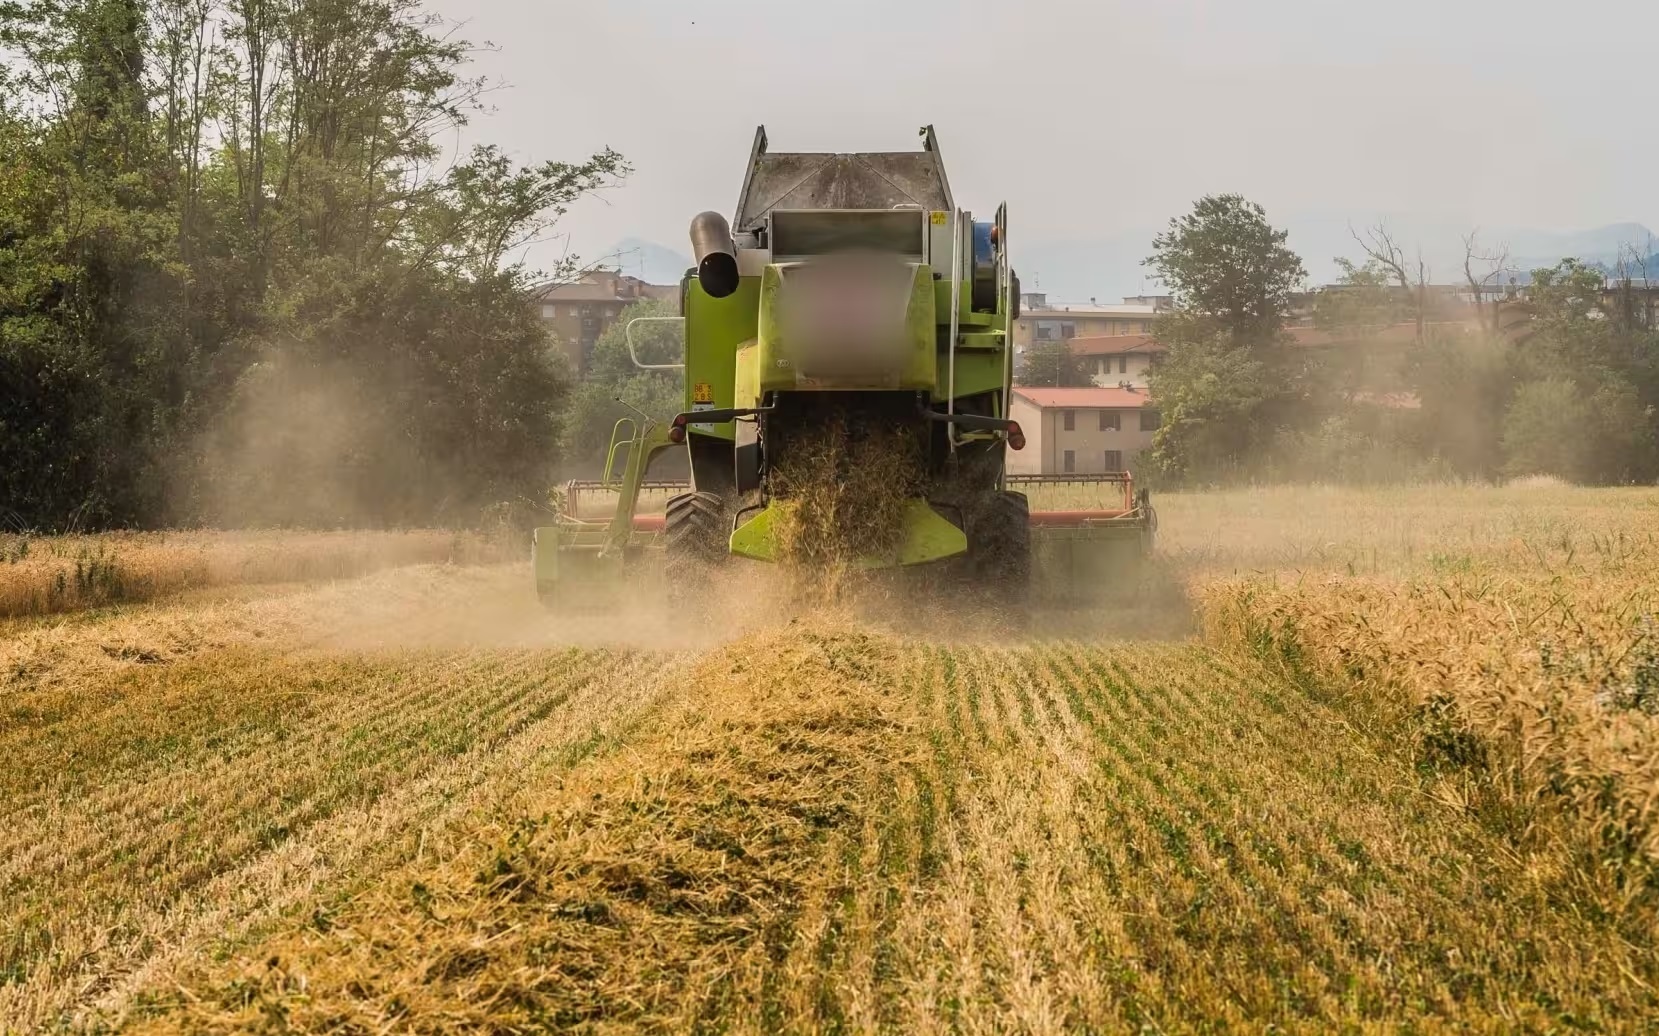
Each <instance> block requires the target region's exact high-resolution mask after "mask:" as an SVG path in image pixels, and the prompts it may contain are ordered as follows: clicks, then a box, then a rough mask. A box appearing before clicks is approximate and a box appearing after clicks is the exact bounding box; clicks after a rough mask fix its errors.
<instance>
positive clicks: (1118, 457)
mask: <svg viewBox="0 0 1659 1036" xmlns="http://www.w3.org/2000/svg"><path fill="white" fill-rule="evenodd" d="M1106 470H1107V471H1122V470H1123V451H1122V450H1107V451H1106Z"/></svg>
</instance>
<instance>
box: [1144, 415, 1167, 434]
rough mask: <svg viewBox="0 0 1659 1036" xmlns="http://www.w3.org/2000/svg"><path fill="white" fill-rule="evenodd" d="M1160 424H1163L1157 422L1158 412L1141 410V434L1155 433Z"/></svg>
mask: <svg viewBox="0 0 1659 1036" xmlns="http://www.w3.org/2000/svg"><path fill="white" fill-rule="evenodd" d="M1161 424H1163V422H1162V421H1160V420H1158V411H1156V410H1142V411H1141V431H1143V432H1155V431H1157V430H1158V426H1159V425H1161Z"/></svg>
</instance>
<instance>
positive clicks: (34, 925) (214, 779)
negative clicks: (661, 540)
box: [0, 568, 679, 1032]
mask: <svg viewBox="0 0 1659 1036" xmlns="http://www.w3.org/2000/svg"><path fill="white" fill-rule="evenodd" d="M518 575H521V573H518V572H517V571H499V570H498V571H494V572H491V571H488V570H477V569H449V568H444V569H438V568H428V569H414V570H405V571H402V572H398V573H395V574H384V575H379V576H374V577H370V578H369V579H368V580H366V581H364V582H361V583H358V584H355V585H349V586H348V585H337V586H332V587H329V588H327V589H321V590H315V591H309V592H301V593H292V594H284V595H282V596H279V597H273V598H266V599H258V600H241V601H232V602H227V603H220V604H217V605H214V606H213V607H211V608H204V607H203V606H201V605H200V604H199V603H192V604H190V605H184V604H180V605H176V606H169V607H165V608H153V607H152V608H146V609H133V610H130V611H126V612H122V613H115V614H106V615H104V616H101V617H99V618H97V619H95V620H92V619H89V620H87V621H79V622H65V621H63V620H50V621H47V620H41V621H40V628H39V629H38V630H36V631H34V632H36V633H38V634H40V635H42V636H43V637H46V639H45V640H44V641H43V642H42V643H41V644H40V645H37V649H36V650H33V651H31V652H28V653H27V654H26V655H22V656H19V657H20V658H25V657H26V658H27V661H28V664H27V665H24V666H22V667H21V675H19V673H18V671H17V670H16V669H11V668H8V669H6V670H4V671H0V717H3V720H0V759H3V760H4V762H3V763H0V976H3V981H0V1032H12V1031H30V1030H32V1029H34V1028H36V1027H42V1028H44V1027H48V1026H52V1025H56V1024H59V1023H62V1022H65V1021H68V1020H70V1019H73V1018H75V1017H82V1018H83V1019H84V1017H85V1016H86V1015H87V1013H88V1012H95V1011H97V1010H99V1009H101V1007H103V1006H111V1005H117V1006H118V1005H121V1004H124V1003H125V1002H126V1000H127V999H128V998H129V997H130V996H131V995H132V994H133V992H134V991H135V990H137V989H140V988H142V987H143V986H145V985H146V984H147V983H149V982H152V981H154V980H156V978H157V976H158V975H164V974H166V972H167V971H168V969H169V968H171V967H172V966H174V965H176V964H177V963H179V962H180V961H189V960H195V959H202V958H205V957H207V956H210V955H211V954H212V953H213V952H214V951H215V949H216V948H217V947H220V946H222V945H224V944H225V943H226V942H227V941H229V940H239V939H246V938H247V937H248V936H249V933H250V932H255V931H258V930H260V929H261V928H262V927H267V926H270V925H272V924H273V923H274V922H275V921H276V920H277V919H278V918H283V917H289V918H291V917H296V916H297V917H306V916H312V915H313V914H315V913H316V912H317V911H322V912H324V913H326V910H327V909H328V905H329V903H330V902H331V900H332V899H334V898H337V897H338V896H339V895H340V894H341V892H342V890H343V889H349V888H350V887H351V885H352V883H353V882H359V881H362V880H363V879H364V878H365V876H367V875H371V874H374V873H377V872H378V871H380V870H382V869H384V868H385V867H387V866H389V865H391V864H392V863H395V862H396V861H398V860H401V859H406V858H408V857H409V856H411V855H412V854H414V853H416V852H418V851H421V849H422V848H424V849H425V850H426V851H431V850H432V848H433V847H434V846H436V845H438V844H439V843H440V842H441V838H442V832H443V831H444V829H445V827H446V825H448V824H449V823H451V822H452V821H453V820H454V819H456V818H457V817H460V816H463V815H468V814H472V813H475V812H477V811H479V810H481V809H484V808H486V807H487V806H488V804H489V803H491V802H494V801H498V800H499V799H500V798H501V797H502V796H503V795H504V794H505V793H506V792H507V791H508V790H509V789H512V788H515V787H517V786H518V785H519V784H520V783H521V782H524V781H534V780H536V779H537V778H538V776H540V775H543V774H546V773H548V772H556V771H557V770H559V769H560V768H562V767H565V766H568V765H570V763H571V762H572V761H573V760H575V759H578V758H580V757H582V756H584V755H586V754H589V753H592V752H595V751H600V750H603V749H605V748H606V747H607V746H609V745H611V744H613V743H614V742H615V739H616V738H617V737H619V736H621V735H623V734H625V733H626V732H627V731H628V729H629V728H630V726H631V725H632V724H633V723H635V722H636V721H637V719H638V718H639V717H640V716H641V715H642V714H643V713H644V712H645V711H646V710H648V709H649V708H650V706H651V705H652V704H653V703H654V702H655V701H657V700H658V699H659V698H660V697H661V696H662V695H663V693H665V691H667V690H669V689H671V688H672V687H674V686H675V685H676V684H677V682H678V680H679V677H678V676H677V675H676V671H675V669H674V666H675V664H676V663H675V662H674V660H673V658H672V657H671V656H667V655H663V654H661V653H656V652H640V651H637V650H633V649H630V648H627V647H620V648H612V649H594V650H584V649H575V648H569V647H562V646H559V645H558V644H557V642H556V641H555V642H553V643H548V642H547V640H546V638H545V635H544V636H543V638H542V642H541V643H540V644H538V643H537V642H536V640H535V638H533V637H532V636H530V635H529V634H530V632H531V631H529V630H523V631H522V634H523V635H522V636H518V635H514V634H513V633H511V632H509V631H508V630H506V629H504V628H503V627H504V626H505V625H506V624H507V623H506V621H505V620H510V619H512V618H514V617H515V616H521V615H522V612H521V611H520V609H519V608H517V607H516V606H514V607H511V608H508V609H506V610H504V609H503V608H502V607H501V605H500V603H499V602H500V601H501V600H512V595H513V591H514V590H520V591H522V580H520V579H517V578H514V577H516V576H518ZM457 599H458V600H461V601H464V602H466V603H465V604H464V605H463V606H462V607H460V608H454V609H451V608H449V606H448V602H450V601H453V600H457ZM480 614H482V615H484V616H486V618H484V619H479V620H474V621H477V622H478V623H479V625H478V626H474V627H469V626H467V625H466V624H467V622H468V621H469V619H470V618H471V617H472V616H476V615H480ZM486 624H487V627H486ZM486 628H488V631H489V632H490V634H492V635H493V636H495V637H496V638H498V639H496V640H493V641H488V642H486V641H484V640H483V639H482V634H483V632H484V631H485V629H486ZM520 640H522V643H518V641H520ZM468 641H474V643H475V646H467V642H468ZM14 643H15V642H14V641H11V640H3V641H0V649H10V648H12V647H13V645H14ZM428 643H430V644H434V645H436V646H433V647H417V646H416V645H422V644H428ZM341 645H345V647H342V646H341ZM363 645H376V646H374V647H373V648H372V649H369V650H363V649H362V646H363ZM112 646H114V647H117V648H120V649H122V650H109V649H110V648H111V647H112ZM129 648H130V650H126V649H129Z"/></svg>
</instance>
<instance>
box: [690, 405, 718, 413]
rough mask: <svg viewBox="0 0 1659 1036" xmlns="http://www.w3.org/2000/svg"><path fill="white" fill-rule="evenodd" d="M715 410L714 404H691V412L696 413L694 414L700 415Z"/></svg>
mask: <svg viewBox="0 0 1659 1036" xmlns="http://www.w3.org/2000/svg"><path fill="white" fill-rule="evenodd" d="M713 409H714V404H713V403H693V404H691V412H692V413H694V414H700V413H702V412H703V411H705V410H713Z"/></svg>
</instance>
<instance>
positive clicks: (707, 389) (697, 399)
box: [691, 381, 714, 403]
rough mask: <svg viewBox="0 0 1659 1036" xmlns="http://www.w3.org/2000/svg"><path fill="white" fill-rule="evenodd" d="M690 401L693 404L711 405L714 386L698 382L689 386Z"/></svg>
mask: <svg viewBox="0 0 1659 1036" xmlns="http://www.w3.org/2000/svg"><path fill="white" fill-rule="evenodd" d="M691 401H692V402H693V403H713V402H714V386H713V385H710V384H709V383H708V382H706V381H699V382H696V383H694V384H693V385H692V386H691Z"/></svg>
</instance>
